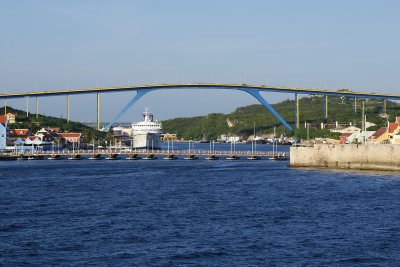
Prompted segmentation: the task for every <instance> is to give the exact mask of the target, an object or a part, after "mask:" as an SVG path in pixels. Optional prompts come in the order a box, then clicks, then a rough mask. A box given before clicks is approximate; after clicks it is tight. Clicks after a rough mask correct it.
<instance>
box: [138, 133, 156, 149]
mask: <svg viewBox="0 0 400 267" xmlns="http://www.w3.org/2000/svg"><path fill="white" fill-rule="evenodd" d="M133 147H134V148H137V149H140V148H147V149H161V137H160V134H159V133H139V134H134V135H133Z"/></svg>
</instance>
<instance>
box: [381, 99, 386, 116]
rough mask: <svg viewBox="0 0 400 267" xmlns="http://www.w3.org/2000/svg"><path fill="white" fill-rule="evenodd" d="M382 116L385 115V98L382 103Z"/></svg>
mask: <svg viewBox="0 0 400 267" xmlns="http://www.w3.org/2000/svg"><path fill="white" fill-rule="evenodd" d="M382 114H384V115H386V98H384V99H383V101H382Z"/></svg>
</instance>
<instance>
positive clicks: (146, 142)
mask: <svg viewBox="0 0 400 267" xmlns="http://www.w3.org/2000/svg"><path fill="white" fill-rule="evenodd" d="M161 131H162V124H161V122H159V121H156V120H154V117H153V114H152V113H151V112H150V111H149V110H148V109H147V108H146V109H145V111H144V112H143V120H142V121H141V122H137V123H132V139H133V147H134V148H146V149H160V148H161Z"/></svg>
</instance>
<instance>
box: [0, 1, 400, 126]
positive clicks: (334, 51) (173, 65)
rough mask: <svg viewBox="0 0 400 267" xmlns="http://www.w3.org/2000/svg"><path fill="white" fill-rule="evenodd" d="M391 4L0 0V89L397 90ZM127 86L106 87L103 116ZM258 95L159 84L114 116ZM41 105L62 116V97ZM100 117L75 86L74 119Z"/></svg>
mask: <svg viewBox="0 0 400 267" xmlns="http://www.w3.org/2000/svg"><path fill="white" fill-rule="evenodd" d="M399 11H400V1H390V0H382V1H369V0H363V1H361V0H352V1H349V0H346V1H344V0H336V1H330V0H320V1H315V0H302V1H297V0H279V1H278V0H276V1H269V0H249V1H236V0H213V1H211V0H202V1H188V0H180V1H179V0H169V1H165V0H158V1H156V0H146V1H135V0H130V1H128V0H127V1H124V0H115V1H103V0H36V1H32V0H0V92H2V93H13V92H26V91H36V90H37V91H51V90H60V89H66V88H67V89H78V88H93V87H110V86H126V85H142V84H154V83H182V82H184V83H186V82H187V83H196V82H215V83H246V84H255V85H261V84H263V85H272V86H285V87H306V88H326V89H332V90H336V89H341V88H349V89H350V90H354V91H362V92H385V93H400V91H399V90H398V85H399V82H400V76H399V70H400V53H399V49H400V34H399V26H400V16H399V15H398V14H399ZM134 95H135V92H124V93H109V94H102V95H101V119H102V120H103V121H109V120H112V119H113V118H114V117H115V116H116V115H117V114H118V113H119V111H120V110H121V109H122V107H123V106H124V105H125V104H126V103H127V102H129V100H130V99H131V98H132V97H134ZM263 95H264V97H265V98H266V99H267V100H268V101H269V102H270V103H276V102H279V101H281V100H284V99H293V95H291V94H278V93H264V94H263ZM2 101H3V100H0V106H3V102H2ZM25 102H26V100H24V99H18V100H8V101H7V104H8V105H10V106H13V107H16V108H21V109H24V110H25V109H26V107H25V105H26V104H25ZM29 103H30V111H32V112H34V105H35V104H34V99H30V100H29ZM255 103H257V101H256V100H255V99H253V98H252V97H250V96H249V95H246V94H245V93H243V92H237V91H230V90H222V91H221V90H218V91H216V90H207V91H204V90H202V91H196V90H189V91H188V90H168V91H155V92H152V93H150V94H147V95H146V96H144V97H143V98H142V99H140V101H139V102H137V103H136V104H135V106H134V107H132V108H131V109H130V110H129V111H128V112H127V113H126V114H125V115H124V116H123V117H122V118H121V121H126V122H129V121H138V120H139V119H140V117H141V113H142V111H143V110H144V108H145V107H148V108H150V110H151V111H152V112H153V113H154V116H155V117H156V118H157V119H159V120H165V119H169V118H176V117H189V116H199V115H205V114H208V113H216V112H221V113H230V112H232V111H234V110H235V109H236V108H237V107H240V106H245V105H250V104H255ZM39 112H41V113H44V114H46V115H52V116H56V117H64V118H65V116H66V101H65V97H46V98H40V99H39ZM96 118H97V117H96V96H95V95H94V94H93V95H79V96H71V119H72V120H79V121H93V122H94V121H96Z"/></svg>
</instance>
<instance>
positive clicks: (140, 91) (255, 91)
mask: <svg viewBox="0 0 400 267" xmlns="http://www.w3.org/2000/svg"><path fill="white" fill-rule="evenodd" d="M167 89H196V90H199V89H214V90H226V89H228V90H239V91H243V92H246V93H248V94H250V95H251V96H253V97H254V98H256V99H257V100H258V101H259V102H260V103H261V104H263V105H264V106H265V107H266V108H267V109H268V110H269V111H270V112H271V113H272V114H273V115H274V116H275V117H276V118H277V119H278V120H279V121H280V122H281V123H282V124H283V125H284V126H285V127H286V128H287V129H288V130H293V128H292V127H291V126H290V125H289V124H288V123H287V122H286V121H285V120H284V119H283V118H282V117H281V116H280V115H279V113H278V112H276V111H275V109H274V108H273V107H272V106H271V105H270V104H269V103H268V101H267V100H266V99H265V98H264V97H263V96H262V95H261V94H260V93H261V92H279V93H293V94H295V103H296V104H295V124H296V125H295V126H296V127H297V128H299V114H300V112H299V98H298V94H306V95H322V96H324V97H325V109H324V117H325V118H327V117H328V97H329V96H344V97H350V98H354V101H357V98H374V99H381V100H382V109H383V112H384V113H385V111H386V100H387V99H391V100H399V99H400V94H382V93H367V92H350V91H346V90H338V91H335V90H322V89H307V88H290V87H277V86H265V85H247V84H215V83H184V84H153V85H139V86H122V87H107V88H88V89H71V90H55V91H32V92H25V93H9V94H0V97H2V98H4V100H5V104H4V108H5V112H6V108H7V102H6V101H7V99H13V98H22V97H36V114H37V113H38V98H39V97H49V96H59V95H66V96H67V120H69V119H70V115H69V102H70V100H69V96H70V95H75V94H93V93H95V94H97V127H98V129H99V128H100V94H101V93H111V92H121V91H136V95H135V96H134V97H133V98H132V99H131V100H130V101H129V102H128V103H127V104H126V105H125V107H124V108H123V109H122V110H121V112H120V113H119V114H118V115H117V116H116V117H115V118H114V119H113V121H112V122H111V123H110V126H111V125H112V124H113V123H114V122H115V121H117V120H118V119H119V118H120V117H121V116H122V115H123V114H124V113H125V112H126V111H128V109H129V108H130V107H131V106H132V105H134V104H135V103H136V102H137V101H138V100H139V99H140V98H141V97H142V96H144V95H145V94H147V93H149V92H152V91H156V90H167Z"/></svg>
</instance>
